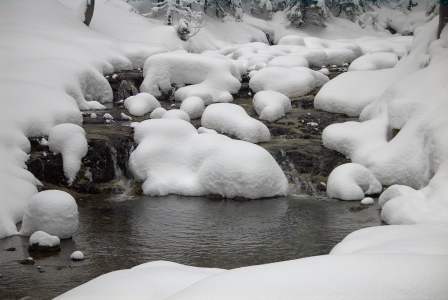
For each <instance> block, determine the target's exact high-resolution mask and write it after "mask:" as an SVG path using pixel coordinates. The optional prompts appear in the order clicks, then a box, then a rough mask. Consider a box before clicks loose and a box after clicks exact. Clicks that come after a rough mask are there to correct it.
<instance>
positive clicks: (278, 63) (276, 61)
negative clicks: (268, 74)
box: [267, 54, 308, 68]
mask: <svg viewBox="0 0 448 300" xmlns="http://www.w3.org/2000/svg"><path fill="white" fill-rule="evenodd" d="M267 66H268V67H283V68H294V67H308V60H306V58H305V57H303V56H302V55H292V54H291V55H283V56H277V57H275V58H273V59H271V60H270V61H269V63H268V65H267Z"/></svg>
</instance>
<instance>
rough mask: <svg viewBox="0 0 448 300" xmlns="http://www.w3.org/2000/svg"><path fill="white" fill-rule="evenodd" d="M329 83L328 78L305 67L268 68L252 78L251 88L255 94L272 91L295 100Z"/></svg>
mask: <svg viewBox="0 0 448 300" xmlns="http://www.w3.org/2000/svg"><path fill="white" fill-rule="evenodd" d="M327 81H328V77H327V76H325V75H323V74H322V73H319V72H317V71H313V70H311V69H308V68H304V67H295V68H281V67H267V68H264V69H262V70H260V71H257V72H256V73H255V74H253V76H251V78H250V81H249V87H250V88H251V90H252V91H254V92H259V91H263V90H272V91H276V92H279V93H282V94H284V95H286V96H288V97H290V98H294V97H300V96H303V95H306V94H308V93H309V92H311V91H312V90H313V89H315V88H318V87H320V86H322V85H323V84H324V83H326V82H327Z"/></svg>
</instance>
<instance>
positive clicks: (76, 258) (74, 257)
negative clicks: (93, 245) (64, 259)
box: [70, 250, 84, 261]
mask: <svg viewBox="0 0 448 300" xmlns="http://www.w3.org/2000/svg"><path fill="white" fill-rule="evenodd" d="M70 259H71V260H74V261H80V260H84V253H82V252H81V251H79V250H77V251H74V252H73V253H72V254H70Z"/></svg>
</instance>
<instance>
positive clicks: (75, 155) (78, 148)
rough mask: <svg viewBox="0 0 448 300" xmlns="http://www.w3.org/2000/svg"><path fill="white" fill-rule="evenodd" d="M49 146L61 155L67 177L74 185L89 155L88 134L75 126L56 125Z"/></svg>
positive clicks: (49, 138)
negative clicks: (83, 161) (85, 158)
mask: <svg viewBox="0 0 448 300" xmlns="http://www.w3.org/2000/svg"><path fill="white" fill-rule="evenodd" d="M48 146H49V147H50V150H51V151H53V152H54V153H61V155H62V162H63V167H64V174H65V177H66V178H67V182H68V184H69V185H70V184H72V183H73V181H74V180H75V178H76V175H77V174H78V171H79V169H80V168H81V160H82V158H83V157H84V156H86V154H87V149H88V145H87V139H86V132H85V131H84V129H83V128H82V127H80V126H78V125H75V124H59V125H56V126H55V127H53V128H52V129H51V130H50V133H49V135H48Z"/></svg>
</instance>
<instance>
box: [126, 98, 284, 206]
mask: <svg viewBox="0 0 448 300" xmlns="http://www.w3.org/2000/svg"><path fill="white" fill-rule="evenodd" d="M219 105H221V104H219ZM134 138H135V141H136V142H137V143H138V144H139V145H138V147H137V148H136V149H135V150H134V152H132V154H131V157H130V160H129V166H130V168H131V170H132V172H133V174H134V176H135V177H136V178H137V179H139V180H142V181H144V183H143V186H142V188H143V192H144V193H145V194H146V195H152V196H164V195H168V194H178V195H186V196H202V195H209V194H216V195H221V196H223V197H226V198H234V197H245V198H251V199H255V198H263V197H272V196H281V195H285V194H286V192H287V188H288V182H287V180H286V177H285V175H284V174H283V172H282V170H281V169H280V167H279V166H278V165H277V163H276V161H275V160H274V159H273V158H272V156H271V155H270V154H269V153H268V152H267V151H266V150H264V149H263V148H261V147H259V146H257V145H254V144H252V143H248V142H244V141H238V140H233V139H230V138H228V137H226V136H223V135H221V134H208V133H202V134H199V133H198V131H197V130H196V129H195V128H194V127H193V126H192V125H191V124H190V123H188V122H185V121H182V120H165V119H155V120H147V121H144V122H142V123H140V124H139V125H137V126H136V127H135V136H134Z"/></svg>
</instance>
